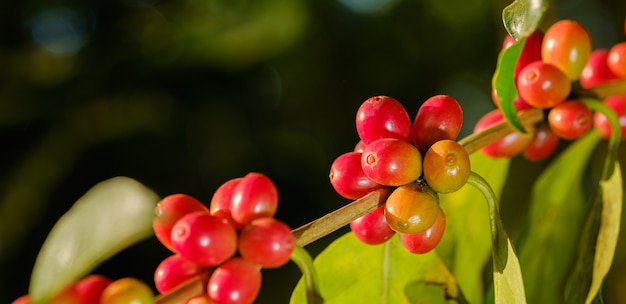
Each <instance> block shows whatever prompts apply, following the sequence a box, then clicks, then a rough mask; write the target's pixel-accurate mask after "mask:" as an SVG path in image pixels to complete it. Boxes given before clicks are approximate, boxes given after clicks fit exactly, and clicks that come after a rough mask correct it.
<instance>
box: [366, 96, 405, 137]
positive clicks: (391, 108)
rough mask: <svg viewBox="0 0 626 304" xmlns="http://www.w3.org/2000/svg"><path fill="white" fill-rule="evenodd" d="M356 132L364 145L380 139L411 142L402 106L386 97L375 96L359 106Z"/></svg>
mask: <svg viewBox="0 0 626 304" xmlns="http://www.w3.org/2000/svg"><path fill="white" fill-rule="evenodd" d="M356 130H357V132H358V134H359V137H360V138H361V140H363V142H364V143H365V144H368V145H369V144H370V143H371V142H373V141H375V140H377V139H381V138H397V139H400V140H403V141H406V142H411V120H410V119H409V114H408V113H407V112H406V109H405V108H404V106H403V105H402V104H401V103H400V102H399V101H397V100H395V99H393V98H391V97H388V96H375V97H372V98H369V99H367V100H366V101H364V102H363V104H361V106H360V107H359V110H358V111H357V113H356Z"/></svg>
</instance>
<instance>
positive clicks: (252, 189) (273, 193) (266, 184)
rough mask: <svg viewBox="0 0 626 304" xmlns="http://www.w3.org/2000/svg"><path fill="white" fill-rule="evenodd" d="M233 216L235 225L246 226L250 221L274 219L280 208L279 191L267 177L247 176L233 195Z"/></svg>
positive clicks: (256, 174) (252, 174) (257, 174)
mask: <svg viewBox="0 0 626 304" xmlns="http://www.w3.org/2000/svg"><path fill="white" fill-rule="evenodd" d="M232 197H233V201H232V205H231V210H230V212H231V215H232V217H233V220H234V221H235V223H237V224H238V225H241V226H245V225H246V224H248V223H249V222H250V221H252V220H254V219H257V218H262V217H272V216H274V214H275V213H276V209H277V208H278V190H277V189H276V186H275V185H274V183H273V182H272V180H271V179H269V178H268V177H267V176H265V175H263V174H261V173H255V172H251V173H248V174H246V176H244V177H243V179H242V180H241V181H240V182H239V183H238V184H237V186H236V187H235V189H233V193H232Z"/></svg>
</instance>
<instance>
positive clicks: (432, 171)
mask: <svg viewBox="0 0 626 304" xmlns="http://www.w3.org/2000/svg"><path fill="white" fill-rule="evenodd" d="M462 123H463V112H462V110H461V106H460V105H459V103H458V102H457V101H456V100H455V99H454V98H452V97H450V96H446V95H437V96H433V97H431V98H429V99H428V100H426V101H425V102H424V103H423V104H422V105H421V106H420V107H419V109H418V111H417V114H416V116H415V119H414V121H413V123H411V120H410V118H409V115H408V113H407V111H406V109H405V108H404V106H403V105H402V104H401V103H400V102H399V101H397V100H396V99H394V98H391V97H388V96H375V97H372V98H369V99H367V100H366V101H365V102H363V103H362V104H361V106H360V107H359V109H358V111H357V116H356V129H357V133H358V134H359V138H360V141H359V142H358V143H357V144H356V146H355V148H354V151H351V152H347V153H344V154H342V155H340V156H339V157H337V158H336V159H335V161H334V162H333V164H332V166H331V169H330V182H331V184H332V186H333V188H334V189H335V191H336V192H337V193H338V194H339V195H341V196H343V197H345V198H347V199H351V200H356V199H359V198H361V197H363V196H364V195H366V194H368V193H370V192H371V191H375V190H378V189H381V188H384V187H388V188H391V189H392V192H391V194H390V195H389V197H388V198H387V200H386V201H385V203H384V204H382V205H381V206H379V207H378V208H377V209H375V210H373V211H371V212H369V213H367V214H366V215H364V216H363V217H361V218H358V219H356V220H354V221H352V222H351V223H350V228H351V229H352V231H353V232H354V234H355V235H356V237H357V238H358V239H359V240H361V241H362V242H364V243H366V244H371V245H375V244H382V243H384V242H386V241H387V240H389V239H390V238H391V237H392V236H394V235H395V233H396V232H397V233H399V235H400V239H401V242H402V244H403V246H404V248H405V249H406V250H407V251H409V252H412V253H426V252H428V251H430V250H432V249H433V248H435V246H437V244H438V243H439V241H440V240H441V237H442V236H443V232H444V230H445V226H446V223H445V222H446V220H445V215H444V213H443V211H442V210H441V208H440V207H439V196H438V193H451V192H454V191H456V190H458V189H460V188H461V187H462V186H463V185H464V184H465V182H466V181H467V179H468V177H469V174H470V161H469V155H468V153H467V151H466V150H465V148H464V147H463V146H462V145H460V144H458V143H457V142H456V141H455V139H456V137H457V136H458V134H459V131H460V129H461V125H462Z"/></svg>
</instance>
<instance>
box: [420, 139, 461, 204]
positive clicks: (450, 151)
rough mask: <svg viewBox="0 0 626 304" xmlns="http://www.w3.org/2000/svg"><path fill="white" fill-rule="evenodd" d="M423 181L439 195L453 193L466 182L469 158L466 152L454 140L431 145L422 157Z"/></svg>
mask: <svg viewBox="0 0 626 304" xmlns="http://www.w3.org/2000/svg"><path fill="white" fill-rule="evenodd" d="M423 166H424V169H423V171H424V179H425V180H426V182H427V183H428V185H429V186H430V187H431V188H432V189H433V190H435V191H437V192H439V193H451V192H455V191H457V190H459V189H461V187H463V185H465V182H467V179H468V178H469V175H470V158H469V154H468V153H467V150H465V148H464V147H463V146H462V145H460V144H459V143H457V142H456V141H454V140H449V139H444V140H440V141H438V142H436V143H435V144H433V145H432V146H431V147H430V148H429V149H428V151H427V152H426V155H424V165H423Z"/></svg>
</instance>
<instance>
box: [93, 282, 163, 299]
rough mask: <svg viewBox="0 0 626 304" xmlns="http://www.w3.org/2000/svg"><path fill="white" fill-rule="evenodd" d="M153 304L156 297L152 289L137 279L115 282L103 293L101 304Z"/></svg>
mask: <svg viewBox="0 0 626 304" xmlns="http://www.w3.org/2000/svg"><path fill="white" fill-rule="evenodd" d="M128 303H133V304H153V303H154V295H153V294H152V289H150V287H149V286H148V285H147V284H146V283H144V282H142V281H140V280H137V279H135V278H122V279H119V280H116V281H113V282H112V283H111V284H109V286H107V287H106V288H105V289H104V291H102V296H101V297H100V304H128Z"/></svg>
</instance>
